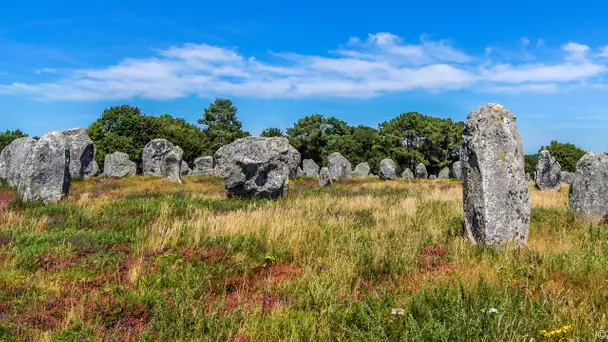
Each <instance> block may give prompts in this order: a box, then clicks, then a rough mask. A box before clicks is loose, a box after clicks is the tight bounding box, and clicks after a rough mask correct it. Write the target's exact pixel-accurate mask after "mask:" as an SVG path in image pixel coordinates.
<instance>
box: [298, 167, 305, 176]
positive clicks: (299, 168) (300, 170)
mask: <svg viewBox="0 0 608 342" xmlns="http://www.w3.org/2000/svg"><path fill="white" fill-rule="evenodd" d="M301 177H304V170H302V168H301V167H299V166H298V170H297V171H296V178H301Z"/></svg>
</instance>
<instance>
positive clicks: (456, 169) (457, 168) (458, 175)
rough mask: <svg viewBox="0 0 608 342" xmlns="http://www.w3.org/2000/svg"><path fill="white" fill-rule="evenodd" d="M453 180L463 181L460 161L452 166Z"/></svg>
mask: <svg viewBox="0 0 608 342" xmlns="http://www.w3.org/2000/svg"><path fill="white" fill-rule="evenodd" d="M451 171H452V178H454V179H457V180H461V179H462V163H460V160H459V161H457V162H454V164H452V170H451Z"/></svg>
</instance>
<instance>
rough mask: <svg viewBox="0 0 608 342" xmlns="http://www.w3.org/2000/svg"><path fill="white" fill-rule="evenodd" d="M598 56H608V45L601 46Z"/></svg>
mask: <svg viewBox="0 0 608 342" xmlns="http://www.w3.org/2000/svg"><path fill="white" fill-rule="evenodd" d="M598 56H600V57H606V58H608V45H606V46H602V47H601V48H600V53H599V54H598Z"/></svg>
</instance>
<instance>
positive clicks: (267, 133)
mask: <svg viewBox="0 0 608 342" xmlns="http://www.w3.org/2000/svg"><path fill="white" fill-rule="evenodd" d="M261 136H263V137H283V136H285V134H283V131H282V130H281V129H280V128H276V127H270V128H266V129H265V130H264V131H262V134H261Z"/></svg>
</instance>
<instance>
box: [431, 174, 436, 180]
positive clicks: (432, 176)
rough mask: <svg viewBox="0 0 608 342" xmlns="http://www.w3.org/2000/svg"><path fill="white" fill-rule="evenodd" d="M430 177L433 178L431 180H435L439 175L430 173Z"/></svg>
mask: <svg viewBox="0 0 608 342" xmlns="http://www.w3.org/2000/svg"><path fill="white" fill-rule="evenodd" d="M429 179H431V180H435V179H437V176H435V175H430V176H429Z"/></svg>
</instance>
